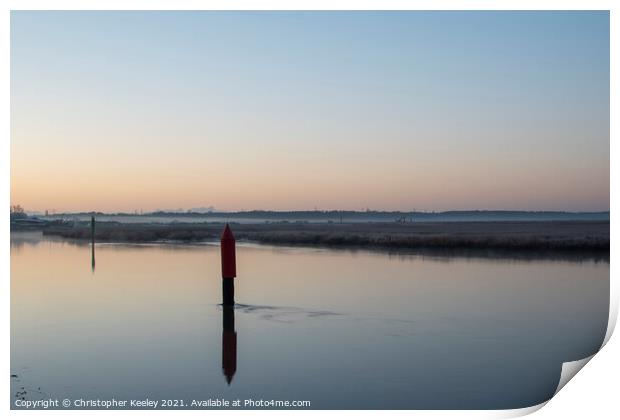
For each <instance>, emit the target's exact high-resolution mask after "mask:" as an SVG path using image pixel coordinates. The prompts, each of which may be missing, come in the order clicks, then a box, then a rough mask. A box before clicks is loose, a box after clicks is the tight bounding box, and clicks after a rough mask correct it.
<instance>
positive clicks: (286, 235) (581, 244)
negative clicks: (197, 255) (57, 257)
mask: <svg viewBox="0 0 620 420" xmlns="http://www.w3.org/2000/svg"><path fill="white" fill-rule="evenodd" d="M96 227H97V229H96V240H97V241H99V242H157V241H183V242H195V241H208V240H217V239H219V235H220V233H221V231H222V228H223V225H222V224H221V223H172V224H156V223H145V224H142V223H126V224H121V223H116V222H103V223H97V225H96ZM231 227H232V229H233V231H234V233H235V236H236V237H237V239H238V240H245V241H255V242H260V243H266V244H273V245H306V246H337V247H363V248H389V249H421V248H424V249H479V250H485V249H486V250H508V251H509V250H515V251H548V250H554V251H571V252H579V251H588V252H601V253H609V222H596V221H592V222H583V221H574V222H442V223H350V224H348V223H344V224H338V223H260V224H231ZM43 233H44V234H45V235H58V236H61V237H64V238H71V239H83V240H89V239H90V234H91V233H90V227H89V224H88V223H79V224H76V225H74V226H73V225H72V226H67V225H66V226H49V227H46V228H44V230H43Z"/></svg>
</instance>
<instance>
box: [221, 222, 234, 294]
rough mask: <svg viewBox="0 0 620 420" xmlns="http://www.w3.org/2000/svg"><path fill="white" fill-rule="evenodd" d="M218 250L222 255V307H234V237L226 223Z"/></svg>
mask: <svg viewBox="0 0 620 420" xmlns="http://www.w3.org/2000/svg"><path fill="white" fill-rule="evenodd" d="M220 249H221V253H222V297H223V301H222V304H223V305H224V306H234V305H235V277H237V267H236V261H235V260H236V256H235V237H234V236H233V233H232V231H231V230H230V226H228V223H226V226H225V227H224V232H222V237H221V238H220Z"/></svg>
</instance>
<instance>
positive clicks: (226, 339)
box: [222, 305, 237, 385]
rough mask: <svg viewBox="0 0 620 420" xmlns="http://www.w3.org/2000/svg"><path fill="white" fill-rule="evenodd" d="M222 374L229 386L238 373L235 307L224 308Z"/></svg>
mask: <svg viewBox="0 0 620 420" xmlns="http://www.w3.org/2000/svg"><path fill="white" fill-rule="evenodd" d="M222 310H223V313H222V372H223V373H224V377H226V382H227V383H228V385H230V383H231V382H232V379H233V376H235V372H236V371H237V332H236V331H235V307H234V306H228V305H223V306H222Z"/></svg>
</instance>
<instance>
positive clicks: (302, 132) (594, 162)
mask: <svg viewBox="0 0 620 420" xmlns="http://www.w3.org/2000/svg"><path fill="white" fill-rule="evenodd" d="M10 70H11V202H12V203H13V204H20V205H21V206H22V207H24V208H25V209H26V210H29V211H43V210H45V209H50V210H51V209H53V210H55V211H57V212H58V211H104V212H114V211H134V210H143V211H150V210H156V209H176V208H192V207H203V206H214V207H215V208H216V209H218V210H228V211H232V210H252V209H272V210H301V209H315V208H316V209H324V210H326V209H347V210H360V209H366V208H370V209H374V210H403V211H409V210H423V211H440V210H468V209H489V210H502V209H503V210H567V211H601V210H603V211H606V210H608V209H609V165H610V160H609V122H610V121H609V118H610V117H609V14H608V12H475V11H470V12H195V11H193V12H180V11H167V12H166V11H164V12H147V11H138V12H127V11H122V12H102V11H94V12H71V11H68V12H67V11H13V12H11V69H10Z"/></svg>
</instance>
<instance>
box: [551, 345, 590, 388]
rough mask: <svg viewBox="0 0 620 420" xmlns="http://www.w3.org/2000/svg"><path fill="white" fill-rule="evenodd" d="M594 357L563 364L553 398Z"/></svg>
mask: <svg viewBox="0 0 620 420" xmlns="http://www.w3.org/2000/svg"><path fill="white" fill-rule="evenodd" d="M595 355H596V353H595V354H593V355H591V356H588V357H584V358H583V359H580V360H573V361H572V362H565V363H563V364H562V373H561V374H560V382H559V383H558V387H557V388H556V389H555V392H554V393H553V395H554V396H555V395H556V394H557V393H558V392H560V390H561V389H562V388H564V385H566V384H567V383H568V381H570V380H571V379H572V378H573V376H575V375H576V374H577V372H579V371H580V370H581V368H583V367H584V366H585V365H586V364H587V363H588V362H589V361H590V360H592V358H593V357H594V356H595Z"/></svg>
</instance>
